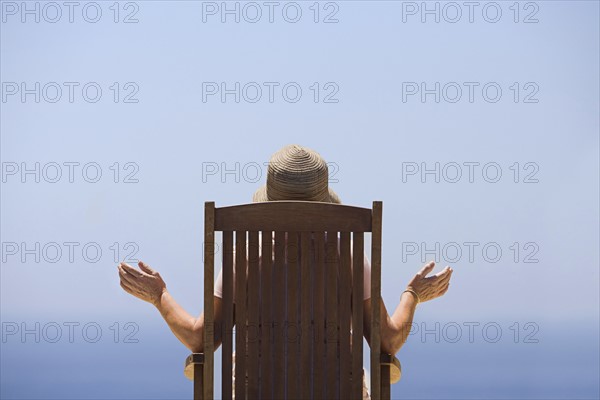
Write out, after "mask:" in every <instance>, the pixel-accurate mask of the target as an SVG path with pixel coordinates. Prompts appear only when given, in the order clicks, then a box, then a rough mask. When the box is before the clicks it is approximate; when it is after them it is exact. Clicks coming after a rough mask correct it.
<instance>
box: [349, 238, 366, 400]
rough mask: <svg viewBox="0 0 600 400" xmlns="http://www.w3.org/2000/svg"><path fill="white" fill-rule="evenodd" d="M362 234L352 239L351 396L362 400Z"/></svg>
mask: <svg viewBox="0 0 600 400" xmlns="http://www.w3.org/2000/svg"><path fill="white" fill-rule="evenodd" d="M363 254H364V233H362V232H354V234H353V238H352V396H351V398H353V399H357V400H362V386H363V376H362V375H363V370H362V368H363V364H362V363H363V346H362V343H363V331H364V329H363V328H364V326H363V304H364V303H363V298H364V286H363V284H364V267H365V265H364V263H363V257H364V256H363Z"/></svg>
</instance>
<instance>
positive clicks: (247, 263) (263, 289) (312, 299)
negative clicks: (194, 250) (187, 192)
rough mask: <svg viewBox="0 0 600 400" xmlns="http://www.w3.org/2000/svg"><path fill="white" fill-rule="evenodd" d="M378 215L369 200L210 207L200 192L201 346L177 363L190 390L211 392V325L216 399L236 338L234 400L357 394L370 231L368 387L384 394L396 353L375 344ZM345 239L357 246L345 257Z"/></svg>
mask: <svg viewBox="0 0 600 400" xmlns="http://www.w3.org/2000/svg"><path fill="white" fill-rule="evenodd" d="M381 216H382V202H379V201H375V202H373V208H372V209H369V208H358V207H351V206H346V205H339V204H332V203H320V202H310V201H276V202H265V203H252V204H243V205H237V206H231V207H222V208H215V204H214V202H206V203H205V216H204V218H205V224H204V254H205V257H204V315H205V329H204V353H193V354H191V355H190V356H189V357H188V358H187V359H186V362H185V369H184V373H185V375H186V376H187V377H188V378H190V379H193V380H194V399H212V398H213V396H214V392H213V377H214V376H213V375H214V336H213V335H214V330H213V327H214V329H223V334H222V338H223V342H222V346H223V347H222V398H223V399H230V398H232V394H233V389H232V351H234V345H235V389H234V390H235V398H236V400H241V399H321V398H325V399H344V400H345V399H359V400H360V399H362V388H363V371H362V367H363V254H364V234H365V233H368V232H370V233H371V234H372V237H371V243H372V245H371V269H372V272H371V283H370V284H371V304H372V316H373V318H372V321H371V332H372V333H371V346H370V349H371V350H370V352H371V354H370V374H371V388H370V392H371V393H370V395H371V398H372V399H374V400H379V399H389V398H390V383H394V382H396V381H398V380H399V379H400V363H399V362H398V360H397V359H396V357H394V356H393V355H389V354H382V353H381V351H380V348H381V337H380V308H379V307H380V304H381ZM215 231H222V232H223V243H222V246H221V250H222V252H221V253H222V254H221V255H222V258H223V315H224V322H223V326H221V327H216V326H214V324H211V323H212V321H214V309H213V308H214V305H213V293H214V292H213V290H214V280H215V277H214V255H215V243H214V239H215V238H214V232H215ZM286 237H287V240H286ZM273 238H274V240H273ZM261 239H262V240H261ZM265 239H266V240H265ZM351 240H352V241H351ZM311 242H312V243H311ZM234 244H235V249H236V251H235V252H234ZM351 246H352V254H357V255H360V256H358V257H352V261H351ZM311 247H312V249H311ZM234 254H235V257H236V259H235V268H236V270H235V282H234V281H233V276H232V275H233V274H232V270H233V265H234V264H233V261H234V260H233V258H234ZM246 254H247V258H245V256H246ZM259 254H262V260H261V261H260V265H259ZM311 260H312V261H311ZM234 287H235V299H236V301H235V304H234V303H233V288H234ZM234 325H235V340H234V339H233V337H232V336H233V335H232V334H231V332H232V329H233V326H234ZM227 332H229V334H227ZM234 342H235V343H234ZM351 343H355V345H354V346H351ZM245 377H247V378H245ZM244 382H246V384H244Z"/></svg>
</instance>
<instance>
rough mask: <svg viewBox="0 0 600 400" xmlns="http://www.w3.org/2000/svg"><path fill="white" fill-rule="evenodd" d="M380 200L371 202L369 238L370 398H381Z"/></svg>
mask: <svg viewBox="0 0 600 400" xmlns="http://www.w3.org/2000/svg"><path fill="white" fill-rule="evenodd" d="M381 217H382V203H381V201H374V202H373V214H372V239H371V315H372V317H371V391H372V393H371V398H372V399H373V400H380V399H381V370H380V369H381V365H380V354H381V336H380V326H381V325H380V323H381V321H380V319H381V310H380V307H381Z"/></svg>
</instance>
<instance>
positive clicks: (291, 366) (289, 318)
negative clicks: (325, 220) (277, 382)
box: [283, 232, 300, 399]
mask: <svg viewBox="0 0 600 400" xmlns="http://www.w3.org/2000/svg"><path fill="white" fill-rule="evenodd" d="M286 243H287V244H286V259H287V285H286V286H287V315H286V326H285V328H284V331H283V337H284V340H285V346H286V349H287V363H286V375H287V377H286V398H287V399H298V398H300V395H299V382H298V377H299V376H298V375H299V374H298V372H299V361H300V360H299V355H300V351H299V346H300V329H299V328H300V325H299V322H298V305H299V298H300V285H299V281H298V250H299V249H298V232H288V233H287V242H286Z"/></svg>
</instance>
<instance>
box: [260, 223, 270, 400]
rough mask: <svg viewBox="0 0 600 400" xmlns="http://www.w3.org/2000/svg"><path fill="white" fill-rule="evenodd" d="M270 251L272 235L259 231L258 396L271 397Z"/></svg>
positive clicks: (268, 231) (262, 397) (267, 231)
mask: <svg viewBox="0 0 600 400" xmlns="http://www.w3.org/2000/svg"><path fill="white" fill-rule="evenodd" d="M272 251H273V237H272V232H271V231H270V230H266V231H262V232H261V258H262V259H261V272H260V287H261V294H260V295H261V301H260V317H259V318H260V320H261V332H260V333H261V343H260V383H261V385H260V386H261V387H260V398H261V399H272V398H273V358H272V357H271V355H272V353H273V350H272V347H273V340H272V333H273V317H272V309H273V298H272V290H271V289H272V286H273V285H272V282H271V281H272V268H273V261H272Z"/></svg>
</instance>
